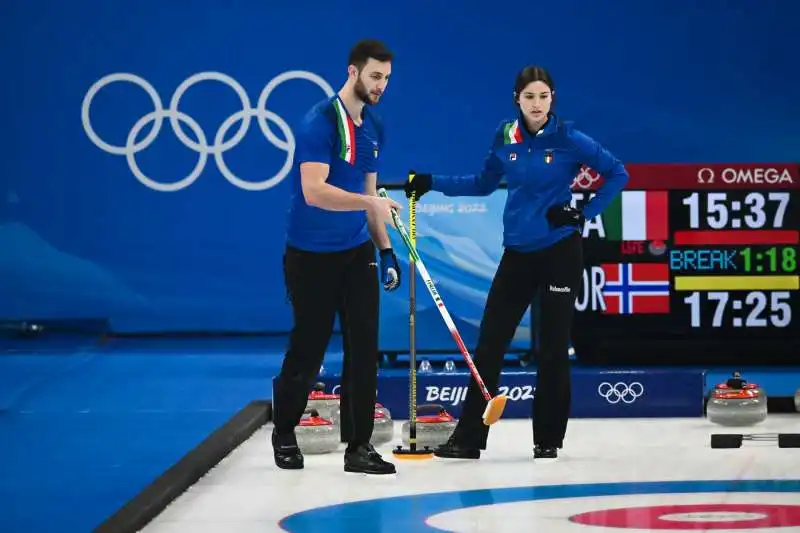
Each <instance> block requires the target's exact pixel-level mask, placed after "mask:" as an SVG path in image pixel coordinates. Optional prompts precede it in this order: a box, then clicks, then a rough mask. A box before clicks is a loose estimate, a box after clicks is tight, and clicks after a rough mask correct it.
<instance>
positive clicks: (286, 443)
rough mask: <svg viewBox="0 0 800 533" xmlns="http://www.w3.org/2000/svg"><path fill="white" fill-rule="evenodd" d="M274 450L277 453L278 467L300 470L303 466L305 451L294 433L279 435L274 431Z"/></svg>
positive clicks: (276, 462) (276, 461)
mask: <svg viewBox="0 0 800 533" xmlns="http://www.w3.org/2000/svg"><path fill="white" fill-rule="evenodd" d="M272 450H273V452H274V453H275V464H276V465H277V466H278V468H284V469H287V470H299V469H301V468H303V453H302V452H301V451H300V447H299V446H298V445H297V439H296V438H295V436H294V433H289V434H287V435H278V434H277V433H276V432H275V430H273V431H272Z"/></svg>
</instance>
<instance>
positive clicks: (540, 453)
mask: <svg viewBox="0 0 800 533" xmlns="http://www.w3.org/2000/svg"><path fill="white" fill-rule="evenodd" d="M533 458H534V459H557V458H558V449H557V448H556V447H555V446H542V445H540V444H537V445H536V446H534V447H533Z"/></svg>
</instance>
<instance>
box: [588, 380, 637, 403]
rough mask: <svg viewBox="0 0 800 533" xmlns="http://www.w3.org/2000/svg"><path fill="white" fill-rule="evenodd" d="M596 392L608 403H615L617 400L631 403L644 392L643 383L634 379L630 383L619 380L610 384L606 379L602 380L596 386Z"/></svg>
mask: <svg viewBox="0 0 800 533" xmlns="http://www.w3.org/2000/svg"><path fill="white" fill-rule="evenodd" d="M597 394H599V395H600V396H601V397H602V398H605V400H606V401H607V402H608V403H611V404H615V403H619V402H623V403H627V404H631V403H633V402H635V401H636V399H637V398H638V397H639V396H641V395H642V394H644V385H642V384H641V383H639V382H638V381H634V382H633V383H631V384H630V385H629V384H627V383H624V382H622V381H619V382H617V383H615V384H614V385H612V384H611V383H609V382H608V381H604V382H603V383H601V384H600V385H598V386H597Z"/></svg>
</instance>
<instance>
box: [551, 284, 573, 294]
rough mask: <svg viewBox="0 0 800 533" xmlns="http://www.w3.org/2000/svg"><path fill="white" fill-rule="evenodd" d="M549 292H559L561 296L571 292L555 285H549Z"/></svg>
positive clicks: (565, 287) (567, 288)
mask: <svg viewBox="0 0 800 533" xmlns="http://www.w3.org/2000/svg"><path fill="white" fill-rule="evenodd" d="M550 292H559V293H563V294H569V293H570V292H572V290H571V289H570V288H569V287H567V286H564V287H558V286H556V285H550Z"/></svg>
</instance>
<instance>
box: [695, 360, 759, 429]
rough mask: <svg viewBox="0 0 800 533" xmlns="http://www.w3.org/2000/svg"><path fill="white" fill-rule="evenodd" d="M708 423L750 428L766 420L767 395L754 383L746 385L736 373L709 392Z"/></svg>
mask: <svg viewBox="0 0 800 533" xmlns="http://www.w3.org/2000/svg"><path fill="white" fill-rule="evenodd" d="M706 416H707V417H708V420H709V421H710V422H713V423H714V424H719V425H721V426H751V425H753V424H758V423H761V422H763V421H764V420H766V419H767V394H766V392H764V390H763V389H762V388H761V387H759V386H758V385H756V384H755V383H747V381H745V380H744V379H742V378H741V375H740V374H739V373H738V372H734V374H733V377H732V378H731V379H729V380H728V381H726V382H725V383H720V384H718V385H716V386H715V387H714V389H713V390H712V391H711V397H710V398H709V400H708V405H707V406H706Z"/></svg>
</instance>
